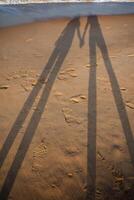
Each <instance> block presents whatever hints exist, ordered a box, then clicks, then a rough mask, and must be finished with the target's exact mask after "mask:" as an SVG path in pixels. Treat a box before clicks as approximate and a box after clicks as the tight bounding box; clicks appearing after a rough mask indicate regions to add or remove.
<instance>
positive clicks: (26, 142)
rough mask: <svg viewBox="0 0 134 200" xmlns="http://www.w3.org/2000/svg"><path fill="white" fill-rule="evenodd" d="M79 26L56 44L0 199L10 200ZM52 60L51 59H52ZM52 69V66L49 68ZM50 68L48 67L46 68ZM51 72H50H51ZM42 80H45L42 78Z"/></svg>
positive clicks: (74, 24) (73, 23) (76, 21)
mask: <svg viewBox="0 0 134 200" xmlns="http://www.w3.org/2000/svg"><path fill="white" fill-rule="evenodd" d="M78 26H79V19H74V20H71V21H70V22H69V23H68V25H67V27H66V28H65V29H64V32H63V33H62V35H61V36H60V38H59V39H58V41H57V42H56V48H55V49H54V51H53V53H52V55H53V56H54V55H55V56H54V57H55V59H54V60H53V61H55V64H54V62H51V60H49V61H48V63H51V64H54V66H53V70H51V72H50V75H49V77H48V80H47V83H46V85H45V87H44V89H43V92H42V95H41V97H40V100H39V103H38V105H37V108H36V110H35V111H34V113H33V115H32V117H31V120H30V122H29V124H28V127H27V129H26V131H25V134H24V136H23V138H22V141H21V143H20V146H19V148H18V151H17V153H16V155H15V158H14V161H13V163H12V165H11V167H10V169H9V171H8V174H7V176H6V179H5V181H4V184H3V187H2V189H1V192H0V199H1V200H6V199H8V195H9V193H10V191H11V190H12V187H13V184H14V181H15V179H16V176H17V174H18V171H19V169H20V167H21V164H22V162H23V160H24V158H25V155H26V153H27V150H28V148H29V146H30V143H31V141H32V138H33V136H34V134H35V131H36V129H37V126H38V124H39V121H40V118H41V115H42V113H43V112H44V109H45V105H46V103H47V100H48V97H49V94H50V91H51V89H52V86H53V83H54V81H55V79H56V76H57V74H58V72H59V70H60V67H61V65H62V64H63V62H64V59H65V57H66V56H67V54H68V51H69V49H70V47H71V44H72V41H73V37H74V33H75V29H76V28H78ZM50 59H51V57H50ZM49 67H50V66H49ZM46 68H48V66H46ZM49 71H50V70H49ZM41 78H43V79H44V77H43V76H42V77H41Z"/></svg>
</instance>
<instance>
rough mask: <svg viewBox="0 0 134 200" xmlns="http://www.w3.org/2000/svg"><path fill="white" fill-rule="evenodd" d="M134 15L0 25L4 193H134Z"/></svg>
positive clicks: (121, 196) (102, 198)
mask: <svg viewBox="0 0 134 200" xmlns="http://www.w3.org/2000/svg"><path fill="white" fill-rule="evenodd" d="M133 22H134V15H124V16H123V15H122V16H100V17H95V16H93V17H81V18H76V19H57V20H49V21H45V22H43V21H42V22H34V23H31V24H26V25H18V26H14V27H7V28H0V45H1V47H2V48H0V188H1V191H0V199H1V200H7V199H10V200H24V199H25V200H63V199H64V200H88V199H91V200H133V196H134V168H133V167H134V134H133V132H134V67H133V66H134V45H133V44H134V25H133Z"/></svg>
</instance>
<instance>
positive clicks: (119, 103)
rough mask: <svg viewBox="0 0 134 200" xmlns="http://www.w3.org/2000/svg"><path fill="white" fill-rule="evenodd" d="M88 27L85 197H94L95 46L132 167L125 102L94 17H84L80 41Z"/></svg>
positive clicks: (133, 142)
mask: <svg viewBox="0 0 134 200" xmlns="http://www.w3.org/2000/svg"><path fill="white" fill-rule="evenodd" d="M89 25H90V29H89V60H90V64H91V66H90V74H89V88H88V149H87V174H88V175H87V197H86V199H87V200H89V199H93V200H94V199H95V198H96V119H97V110H96V105H97V101H96V62H97V59H96V48H97V47H98V48H99V49H100V52H101V55H102V58H103V60H104V64H105V67H106V70H107V73H108V76H109V80H110V83H111V88H112V93H113V96H114V100H115V104H116V108H117V111H118V114H119V118H120V121H121V125H122V129H123V132H124V135H125V138H126V142H127V145H128V150H129V154H130V158H131V161H132V165H133V166H134V139H133V133H132V130H131V126H130V123H129V119H128V115H127V111H126V108H125V104H124V102H123V98H122V94H121V91H120V87H119V83H118V80H117V77H116V75H115V72H114V70H113V67H112V63H111V60H110V57H109V54H108V49H107V46H106V42H105V39H104V36H103V33H102V31H101V27H100V25H99V22H98V18H97V17H96V16H92V17H88V19H87V24H86V26H85V31H84V33H83V37H82V40H83V42H82V44H84V36H85V34H86V31H87V29H88V26H89Z"/></svg>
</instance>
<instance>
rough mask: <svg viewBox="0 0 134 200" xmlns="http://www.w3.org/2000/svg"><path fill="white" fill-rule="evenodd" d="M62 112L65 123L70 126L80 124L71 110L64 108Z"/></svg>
mask: <svg viewBox="0 0 134 200" xmlns="http://www.w3.org/2000/svg"><path fill="white" fill-rule="evenodd" d="M62 112H63V114H64V118H65V121H66V122H67V123H69V124H71V123H72V124H80V123H81V122H80V120H78V119H77V118H76V117H74V116H73V115H72V110H71V109H70V108H63V109H62Z"/></svg>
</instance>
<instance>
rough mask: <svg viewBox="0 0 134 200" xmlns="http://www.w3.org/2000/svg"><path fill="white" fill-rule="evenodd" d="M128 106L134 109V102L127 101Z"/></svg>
mask: <svg viewBox="0 0 134 200" xmlns="http://www.w3.org/2000/svg"><path fill="white" fill-rule="evenodd" d="M126 106H127V107H129V108H131V109H134V104H133V103H131V102H126Z"/></svg>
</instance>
